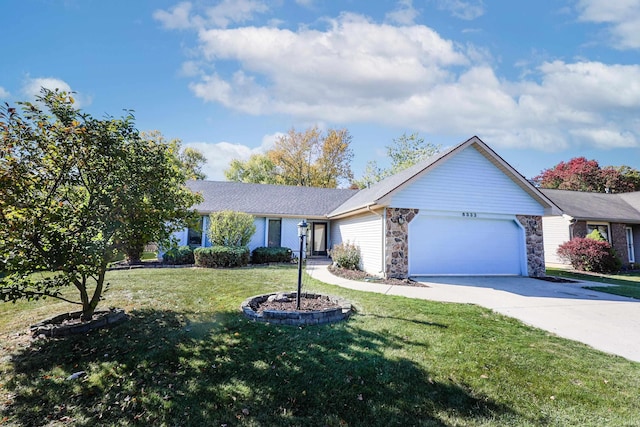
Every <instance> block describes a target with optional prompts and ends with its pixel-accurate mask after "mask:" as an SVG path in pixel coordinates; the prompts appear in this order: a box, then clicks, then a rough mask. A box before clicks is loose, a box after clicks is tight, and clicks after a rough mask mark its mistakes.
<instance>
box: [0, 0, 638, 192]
mask: <svg viewBox="0 0 640 427" xmlns="http://www.w3.org/2000/svg"><path fill="white" fill-rule="evenodd" d="M0 28H2V29H3V43H2V47H0V52H1V53H2V56H1V57H2V60H0V102H9V103H10V104H13V103H15V102H16V101H20V100H27V99H32V98H33V97H34V93H36V92H37V90H38V88H39V87H40V86H46V87H49V88H53V87H59V88H61V89H65V90H72V91H75V92H76V93H77V96H76V98H77V99H78V101H79V105H80V106H81V108H82V109H84V110H85V111H87V112H90V113H91V114H93V115H94V116H98V117H100V116H103V115H105V114H110V115H115V116H119V115H121V114H122V112H123V110H124V109H133V110H135V116H136V123H137V126H138V128H139V129H140V130H159V131H161V132H162V133H163V134H164V135H165V136H166V137H167V138H169V139H172V138H179V139H181V140H182V141H183V144H184V145H187V146H194V147H196V148H198V149H200V150H202V151H203V152H204V153H205V154H206V156H207V158H208V163H207V166H206V168H205V172H206V173H207V175H208V178H209V179H218V180H220V179H224V176H223V173H222V171H223V170H224V169H225V168H226V167H227V165H228V164H229V161H230V160H231V159H233V158H239V159H246V158H248V157H249V156H250V155H251V154H252V153H260V152H263V151H264V150H267V149H269V148H270V147H271V145H272V144H273V141H274V140H275V139H276V138H277V137H278V135H280V134H282V133H284V132H286V131H287V130H288V129H290V128H291V127H295V128H296V129H298V130H304V129H305V128H307V127H309V126H312V125H316V124H317V125H318V126H319V127H321V128H323V129H326V128H347V129H348V130H349V131H350V133H351V135H352V136H353V142H352V148H353V150H354V153H355V158H354V161H353V164H352V168H353V170H354V173H355V175H356V177H359V176H360V175H361V174H362V172H363V170H364V166H365V164H366V163H367V161H369V160H376V161H378V162H379V163H380V164H383V165H384V164H385V158H384V153H385V146H386V145H389V144H390V143H391V141H392V140H393V138H397V137H399V136H400V135H402V134H403V133H407V134H410V133H413V132H418V133H419V134H420V136H422V137H423V138H424V139H425V140H426V141H428V142H432V143H434V144H441V145H442V146H444V147H446V146H450V145H453V144H456V143H459V142H462V141H464V140H466V139H468V138H469V137H471V136H473V135H478V136H479V137H480V138H481V139H482V140H483V141H484V142H486V143H487V144H489V146H491V147H492V148H493V149H494V150H495V151H496V152H497V153H498V154H499V155H501V156H502V157H503V158H504V159H505V160H506V161H507V162H509V163H510V164H511V165H512V166H514V167H515V168H516V169H517V170H518V171H520V173H522V174H523V175H524V176H526V177H528V178H531V177H533V176H535V175H537V174H538V173H539V172H540V171H542V170H543V169H545V168H548V167H552V166H553V165H555V164H556V163H558V162H559V161H562V160H564V161H567V160H569V159H571V158H572V157H576V156H585V157H587V158H589V159H596V160H597V161H598V162H599V163H600V165H601V166H606V165H615V166H619V165H623V164H624V165H629V166H631V167H634V168H638V169H640V31H638V28H640V0H615V1H612V0H536V1H513V0H400V1H397V0H396V1H387V0H377V1H370V0H346V1H344V0H343V1H331V0H326V1H323V0H275V1H261V0H213V1H208V0H207V1H205V0H194V1H190V2H189V1H186V2H184V1H183V2H180V1H168V0H154V1H144V0H136V1H131V0H109V1H104V0H60V1H54V0H29V1H14V2H9V1H4V2H0Z"/></svg>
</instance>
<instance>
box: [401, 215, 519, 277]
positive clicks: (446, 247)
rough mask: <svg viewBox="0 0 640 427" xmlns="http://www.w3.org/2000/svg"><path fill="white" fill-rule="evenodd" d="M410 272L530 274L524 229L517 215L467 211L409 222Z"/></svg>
mask: <svg viewBox="0 0 640 427" xmlns="http://www.w3.org/2000/svg"><path fill="white" fill-rule="evenodd" d="M408 240H409V242H408V246H409V256H408V260H409V275H410V276H421V275H453V274H455V275H523V274H524V275H526V267H525V268H523V266H524V265H526V264H525V259H526V258H525V244H524V230H523V228H522V227H520V226H519V224H517V222H516V220H515V218H505V217H504V216H502V217H499V216H498V217H495V218H492V217H487V216H484V217H483V216H482V215H480V214H476V213H470V212H464V213H459V214H458V215H451V216H435V215H433V216H432V215H418V216H417V217H416V218H414V220H413V221H411V223H409V233H408Z"/></svg>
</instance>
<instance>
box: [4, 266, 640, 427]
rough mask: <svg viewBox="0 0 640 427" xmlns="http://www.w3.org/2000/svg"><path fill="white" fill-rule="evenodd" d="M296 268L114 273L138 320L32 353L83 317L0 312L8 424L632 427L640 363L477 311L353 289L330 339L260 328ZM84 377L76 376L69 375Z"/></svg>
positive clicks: (28, 308)
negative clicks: (33, 331) (59, 320)
mask: <svg viewBox="0 0 640 427" xmlns="http://www.w3.org/2000/svg"><path fill="white" fill-rule="evenodd" d="M296 280H297V271H296V268H295V267H269V268H266V267H263V268H243V269H235V270H208V269H191V268H189V269H139V270H123V271H113V272H110V273H109V275H108V281H109V282H110V283H111V287H110V290H109V292H108V293H107V294H106V295H105V297H106V300H105V301H104V303H103V307H109V306H115V307H121V308H125V309H126V310H127V311H128V312H129V313H130V314H131V320H130V321H128V322H126V323H124V324H121V325H118V326H115V327H113V328H112V329H106V330H101V331H96V332H94V333H91V334H89V335H87V336H81V337H73V338H66V339H58V340H37V341H34V342H30V340H29V339H28V338H27V336H26V335H24V334H23V333H24V332H25V331H26V330H27V328H28V325H29V324H31V323H35V322H36V321H38V320H42V319H43V318H45V317H49V316H52V315H54V314H58V313H61V312H65V311H70V310H73V309H75V308H74V307H73V306H71V305H69V304H66V303H59V302H56V301H54V300H47V301H44V302H36V303H18V304H6V303H5V304H0V343H1V348H0V411H1V412H0V425H16V426H17V425H147V426H148V425H172V426H173V425H180V426H205V425H206V426H223V425H226V426H285V425H287V426H288V425H296V426H297V425H304V426H377V425H385V426H389V425H403V426H404V425H407V426H409V425H420V426H453V425H459V426H539V425H551V426H568V425H574V426H602V425H615V426H625V425H628V426H631V425H634V424H635V423H637V420H639V419H640V402H639V401H638V399H637V391H638V389H639V388H640V364H638V363H633V362H630V361H627V360H625V359H623V358H620V357H616V356H610V355H606V354H603V353H600V352H598V351H595V350H592V349H590V348H588V347H586V346H584V345H582V344H579V343H576V342H572V341H567V340H563V339H560V338H557V337H554V336H551V335H550V334H548V333H546V332H544V331H541V330H537V329H533V328H530V327H527V326H525V325H523V324H521V323H520V322H518V321H516V320H513V319H510V318H507V317H504V316H501V315H497V314H495V313H493V312H491V311H489V310H486V309H482V308H479V307H476V306H472V305H461V304H443V303H435V302H428V301H418V300H411V299H406V298H401V297H392V296H385V295H379V294H373V293H371V294H370V293H363V292H356V291H350V290H347V289H342V288H338V287H334V286H330V285H325V284H322V283H319V282H317V281H314V280H313V279H311V278H309V277H306V276H305V279H304V290H306V291H309V292H317V293H325V294H332V295H338V296H342V297H344V298H347V299H349V300H351V301H352V302H353V303H354V305H355V306H356V308H357V310H358V312H357V314H356V315H354V316H353V317H352V318H351V320H349V321H347V322H343V323H338V324H334V325H327V326H320V327H316V326H313V327H306V328H298V327H285V326H273V325H266V324H256V323H253V322H251V321H249V320H247V319H245V318H244V317H242V316H241V314H240V312H239V309H238V307H239V305H240V303H241V302H242V301H243V300H244V299H245V298H247V297H248V296H251V295H256V294H263V293H268V292H274V291H281V290H293V289H294V288H295V284H296ZM80 371H84V372H85V373H86V375H84V376H80V377H79V378H77V379H69V380H67V378H68V377H69V376H70V375H72V374H73V373H76V372H80Z"/></svg>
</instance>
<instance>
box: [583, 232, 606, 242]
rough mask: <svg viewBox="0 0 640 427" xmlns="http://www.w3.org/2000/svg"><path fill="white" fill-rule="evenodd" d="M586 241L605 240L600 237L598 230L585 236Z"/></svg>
mask: <svg viewBox="0 0 640 427" xmlns="http://www.w3.org/2000/svg"><path fill="white" fill-rule="evenodd" d="M585 237H586V238H587V239H592V240H597V241H599V242H606V241H607V240H606V239H605V238H604V236H602V233H600V231H598V230H593V231H592V232H591V233H589V234H587V235H586V236H585Z"/></svg>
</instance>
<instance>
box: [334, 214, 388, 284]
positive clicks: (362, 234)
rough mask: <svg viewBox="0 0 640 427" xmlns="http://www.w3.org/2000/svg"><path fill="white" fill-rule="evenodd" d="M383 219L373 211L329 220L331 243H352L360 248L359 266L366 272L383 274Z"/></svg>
mask: <svg viewBox="0 0 640 427" xmlns="http://www.w3.org/2000/svg"><path fill="white" fill-rule="evenodd" d="M383 224H384V222H383V220H382V217H381V216H380V215H376V214H375V213H365V214H362V215H356V216H353V217H350V218H345V219H339V220H336V221H332V222H331V243H332V245H333V246H335V245H337V244H339V243H353V244H355V245H357V246H358V247H359V248H360V259H361V264H362V265H361V268H362V270H364V271H366V272H367V273H370V274H374V275H377V276H380V275H382V274H383V263H384V260H383V248H382V245H383V243H384V230H383Z"/></svg>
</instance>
